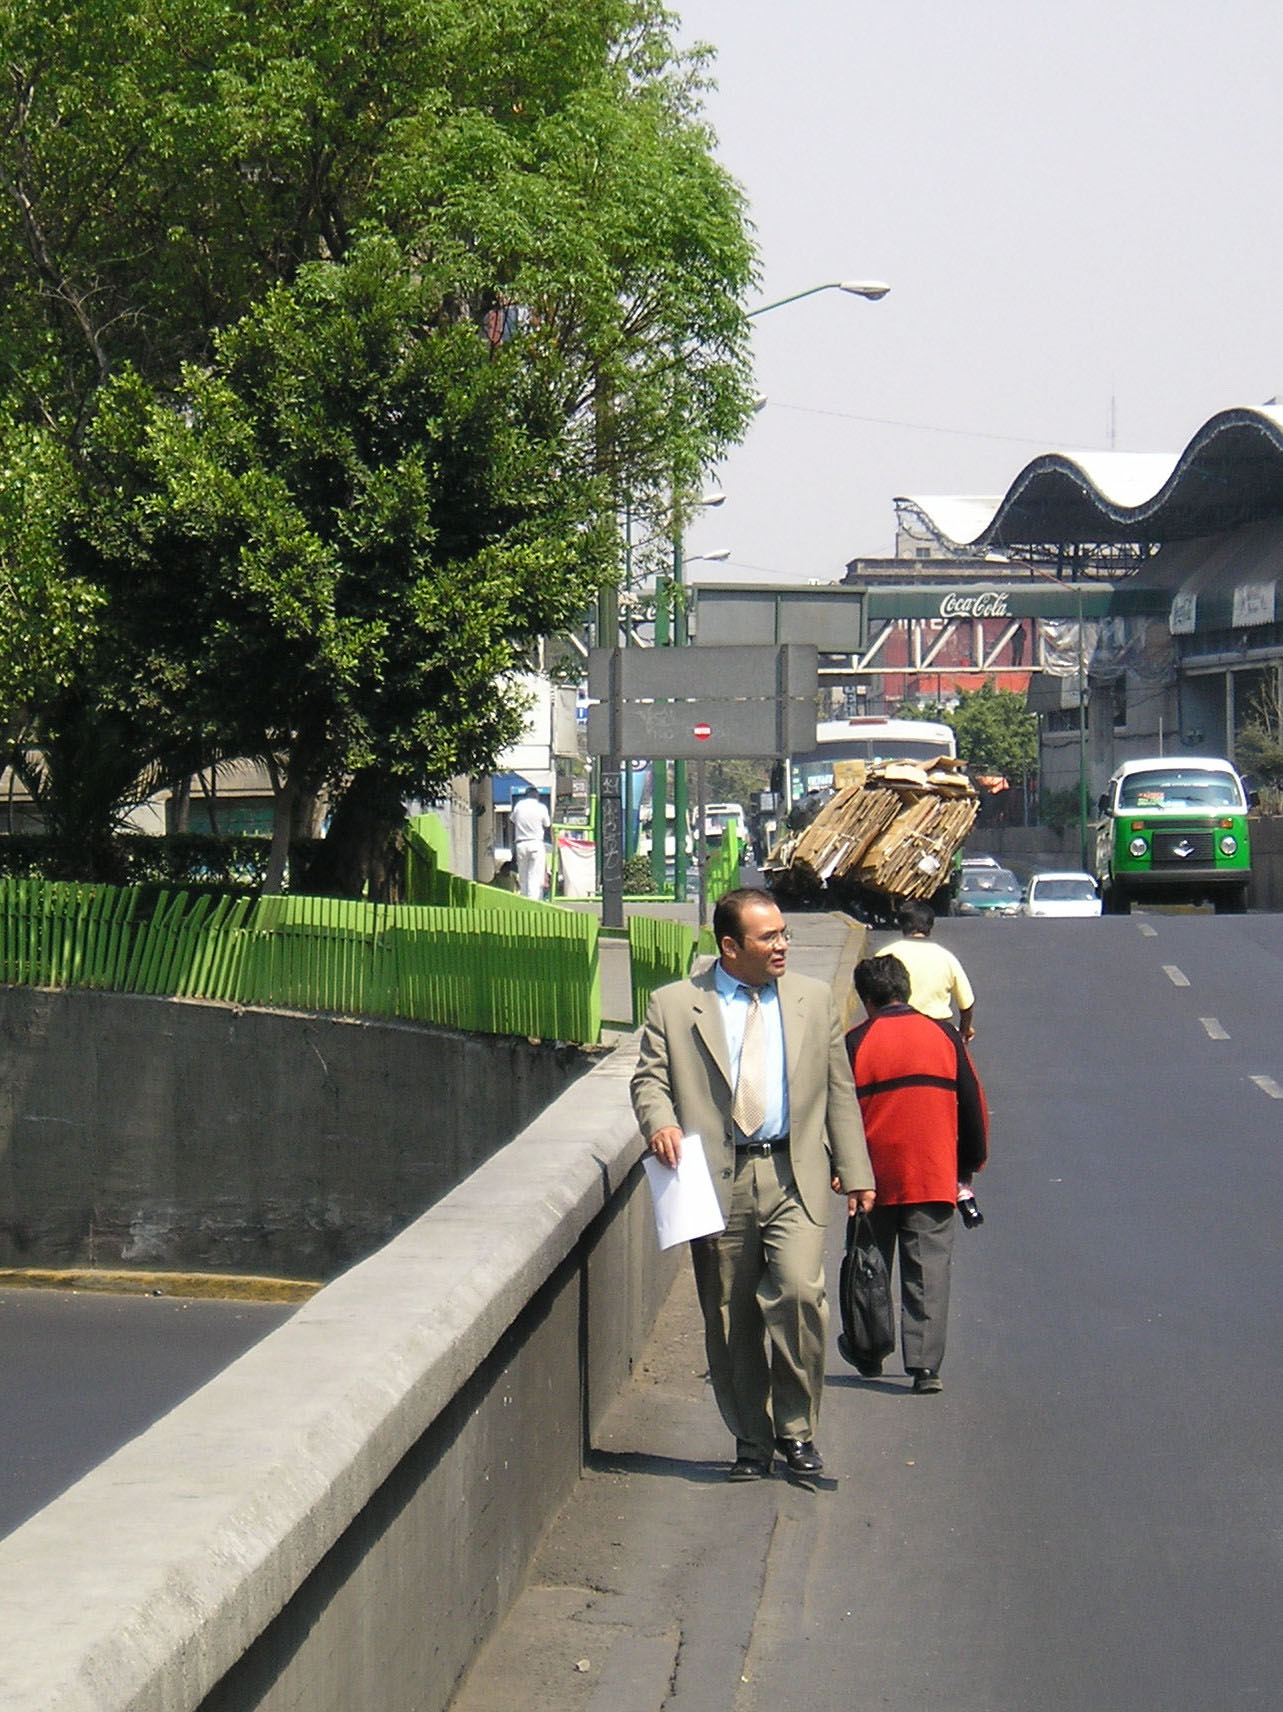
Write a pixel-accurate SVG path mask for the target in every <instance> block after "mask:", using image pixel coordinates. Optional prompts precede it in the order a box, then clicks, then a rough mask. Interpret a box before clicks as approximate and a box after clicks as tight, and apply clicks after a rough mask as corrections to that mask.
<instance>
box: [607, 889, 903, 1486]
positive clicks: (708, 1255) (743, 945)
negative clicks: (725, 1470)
mask: <svg viewBox="0 0 1283 1712" xmlns="http://www.w3.org/2000/svg"><path fill="white" fill-rule="evenodd" d="M713 937H714V939H715V940H716V942H717V947H718V952H719V957H718V961H717V962H716V963H715V964H714V965H713V967H712V968H711V969H707V970H704V971H702V972H701V973H700V974H698V975H695V976H693V977H691V978H690V979H689V980H686V981H676V982H674V983H673V984H672V985H670V986H667V987H661V988H660V989H659V990H658V991H657V992H656V993H655V994H654V995H653V996H652V998H651V1001H650V1007H649V1009H648V1011H647V1013H646V1024H645V1028H644V1030H643V1032H642V1038H641V1046H640V1050H639V1053H638V1060H637V1069H636V1071H635V1072H634V1075H633V1079H632V1096H633V1108H634V1110H635V1111H636V1113H637V1121H638V1124H639V1125H640V1126H641V1131H642V1134H643V1135H644V1136H645V1137H646V1139H647V1142H648V1143H649V1146H650V1150H651V1152H652V1153H653V1154H654V1155H655V1156H656V1157H657V1158H659V1159H662V1160H663V1161H664V1163H665V1164H666V1165H668V1166H670V1167H673V1166H676V1164H677V1162H678V1160H679V1159H680V1158H681V1152H682V1137H683V1136H684V1135H693V1134H697V1135H698V1136H699V1137H700V1138H701V1140H702V1142H703V1144H704V1150H705V1153H706V1155H707V1157H708V1164H709V1169H710V1170H711V1172H712V1176H713V1183H714V1186H715V1188H716V1190H717V1197H718V1200H719V1202H720V1204H721V1209H722V1215H723V1217H724V1218H725V1220H726V1229H725V1230H724V1231H723V1232H722V1233H721V1234H720V1235H718V1236H709V1237H701V1238H699V1239H697V1240H696V1241H695V1242H692V1244H691V1258H692V1260H693V1262H694V1267H695V1286H696V1290H697V1292H698V1295H699V1302H700V1307H701V1309H702V1311H703V1315H704V1344H705V1349H706V1351H707V1354H708V1366H709V1376H710V1378H711V1380H712V1383H713V1394H714V1396H715V1397H716V1399H717V1404H718V1408H719V1409H720V1410H721V1413H722V1419H723V1420H724V1421H725V1422H726V1425H727V1427H728V1428H729V1429H730V1431H731V1432H732V1433H733V1434H734V1435H735V1462H734V1465H733V1466H732V1468H731V1473H730V1477H731V1479H732V1480H763V1479H765V1478H766V1477H767V1476H768V1475H769V1474H770V1472H771V1465H772V1462H773V1460H774V1458H775V1455H776V1452H777V1451H778V1453H779V1454H780V1455H781V1456H782V1457H783V1458H784V1461H785V1463H786V1464H787V1465H788V1468H789V1470H790V1471H791V1472H792V1473H794V1474H814V1473H816V1472H818V1470H819V1469H821V1468H822V1467H823V1466H824V1464H823V1461H822V1459H821V1457H820V1453H819V1451H818V1450H817V1449H816V1446H815V1422H816V1416H817V1413H818V1410H819V1406H820V1395H821V1391H822V1389H823V1385H824V1358H825V1342H826V1330H827V1326H828V1309H827V1304H826V1301H825V1294H824V1228H825V1225H826V1224H827V1223H828V1217H829V1207H830V1205H831V1204H832V1203H831V1200H830V1194H831V1191H832V1190H833V1189H837V1190H838V1191H839V1192H840V1193H844V1194H846V1196H847V1202H848V1207H849V1209H850V1210H851V1211H852V1212H854V1211H855V1210H856V1208H857V1206H858V1207H859V1208H860V1209H861V1210H866V1211H867V1210H868V1209H869V1208H871V1207H872V1205H873V1199H874V1197H873V1172H872V1169H871V1167H870V1165H869V1155H868V1152H867V1150H866V1148H865V1145H864V1129H863V1126H862V1124H861V1122H860V1112H859V1107H858V1106H857V1104H856V1100H855V1089H854V1086H853V1085H852V1082H851V1073H850V1070H849V1068H848V1065H847V1059H846V1054H845V1052H844V1050H843V1046H842V1035H841V1032H840V1029H839V1025H838V1019H837V1014H836V1011H835V1009H834V1005H833V999H832V995H831V993H830V991H829V989H828V987H827V986H825V985H824V983H823V982H822V981H813V980H811V979H809V978H808V977H807V976H805V975H790V974H788V973H786V964H787V962H788V941H789V933H788V929H787V928H786V927H785V925H784V917H783V916H782V915H781V914H780V911H779V906H778V905H777V904H776V902H775V900H774V898H772V897H771V895H770V893H769V892H763V891H757V890H754V889H751V888H747V887H746V888H743V889H737V890H735V891H731V892H727V893H726V894H725V895H724V896H723V897H721V898H719V899H718V901H717V905H716V908H715V909H714V912H713Z"/></svg>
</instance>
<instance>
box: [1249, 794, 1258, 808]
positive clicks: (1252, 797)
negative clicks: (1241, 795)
mask: <svg viewBox="0 0 1283 1712" xmlns="http://www.w3.org/2000/svg"><path fill="white" fill-rule="evenodd" d="M1247 806H1248V807H1249V808H1260V806H1261V793H1260V791H1249V792H1248V793H1247Z"/></svg>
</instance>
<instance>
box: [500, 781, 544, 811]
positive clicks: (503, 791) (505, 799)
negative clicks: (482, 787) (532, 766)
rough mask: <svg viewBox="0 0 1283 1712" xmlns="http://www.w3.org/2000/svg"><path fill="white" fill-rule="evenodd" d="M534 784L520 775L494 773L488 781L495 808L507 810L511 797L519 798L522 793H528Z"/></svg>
mask: <svg viewBox="0 0 1283 1712" xmlns="http://www.w3.org/2000/svg"><path fill="white" fill-rule="evenodd" d="M534 783H535V781H534V780H533V779H527V778H525V777H524V775H522V774H521V773H495V774H494V776H493V777H492V778H491V780H490V786H491V790H492V792H493V797H494V803H495V807H496V808H507V807H508V805H509V804H510V803H511V802H512V799H513V797H519V796H520V795H521V793H522V791H528V790H529V789H530V787H531V785H533V784H534ZM536 789H538V787H537V786H536Z"/></svg>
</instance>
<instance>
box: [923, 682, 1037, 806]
mask: <svg viewBox="0 0 1283 1712" xmlns="http://www.w3.org/2000/svg"><path fill="white" fill-rule="evenodd" d="M897 711H898V713H899V717H900V718H902V719H929V720H936V721H941V722H943V723H944V724H945V725H948V726H950V727H951V728H952V730H953V734H954V736H955V737H956V738H957V741H958V754H959V755H960V756H961V757H962V759H963V760H964V761H965V762H966V763H967V765H968V766H969V767H970V768H971V770H972V771H973V772H976V773H984V774H1001V775H1003V776H1004V777H1005V778H1007V779H1008V780H1009V781H1010V782H1011V783H1012V784H1020V783H1022V782H1023V781H1025V780H1027V779H1031V778H1033V777H1034V776H1035V775H1036V774H1037V771H1038V719H1037V716H1036V715H1035V714H1032V713H1030V711H1029V709H1028V707H1027V706H1026V704H1025V698H1024V696H1022V695H1019V694H1017V692H1016V691H1015V690H1000V689H998V688H996V687H995V685H994V682H993V679H992V678H986V679H985V681H984V683H982V684H981V686H980V688H979V689H978V690H960V691H959V693H958V700H957V702H956V704H954V705H953V706H952V707H950V706H948V705H947V704H945V703H943V702H905V703H904V704H903V705H902V706H901V707H900V708H899V709H898V710H897Z"/></svg>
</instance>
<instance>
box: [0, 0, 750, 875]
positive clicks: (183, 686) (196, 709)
mask: <svg viewBox="0 0 1283 1712" xmlns="http://www.w3.org/2000/svg"><path fill="white" fill-rule="evenodd" d="M0 36H2V37H3V45H4V63H5V65H6V67H7V68H8V81H7V84H6V86H5V99H4V110H3V114H2V115H0V289H3V290H4V293H5V300H6V304H7V310H6V315H5V318H4V320H3V323H0V390H3V393H4V406H5V419H6V420H7V421H9V422H10V423H11V424H12V428H11V441H12V445H11V446H8V445H7V446H6V447H5V448H4V449H5V451H6V454H7V455H6V459H5V462H6V469H5V472H4V475H3V477H0V566H7V565H8V564H9V563H10V561H11V560H12V561H15V562H16V561H20V562H21V572H20V574H19V575H17V576H15V575H10V576H9V578H8V579H7V580H6V584H5V586H4V588H3V598H4V600H5V601H6V603H7V605H8V611H7V612H6V616H7V617H8V618H9V619H10V621H11V622H10V625H9V626H8V627H7V628H8V629H10V630H11V631H13V632H14V633H15V634H16V636H19V637H21V638H22V641H21V643H15V642H14V641H13V640H12V639H11V641H10V643H9V644H8V645H7V649H8V651H7V652H6V650H5V648H0V711H3V714H4V716H5V720H6V724H7V726H8V729H9V734H10V738H11V742H12V744H13V748H14V754H15V757H33V756H36V755H38V756H39V762H38V763H36V762H35V761H31V762H30V764H29V767H28V770H29V772H30V773H31V775H32V777H33V778H34V777H35V775H36V773H37V772H39V774H40V776H39V778H38V779H37V780H36V782H37V783H38V784H39V786H40V788H41V790H42V791H43V793H44V800H45V802H46V805H47V808H48V811H49V812H50V814H51V817H52V819H53V820H55V821H57V822H58V823H59V824H60V825H64V826H67V827H70V826H72V825H73V824H74V825H78V827H79V831H78V832H77V833H75V834H74V836H73V835H72V834H69V836H71V837H72V842H73V843H75V844H76V845H77V846H78V849H79V851H80V852H81V854H80V856H78V858H77V860H80V861H82V862H87V863H89V865H93V863H94V862H95V861H97V860H98V857H97V856H87V855H85V854H84V853H85V852H100V851H101V850H102V848H103V842H104V835H105V833H106V831H107V830H108V829H109V823H110V818H111V814H112V812H113V810H114V808H115V807H118V806H119V805H120V804H121V803H122V802H125V801H128V800H129V797H130V793H131V791H134V790H136V789H137V787H138V781H139V780H142V781H145V782H146V781H150V780H152V779H154V778H156V777H164V776H170V777H176V776H178V775H179V774H180V773H181V772H182V771H184V770H192V769H193V768H194V767H195V766H198V765H200V764H201V763H202V761H208V760H211V759H219V758H221V757H224V756H229V755H239V754H251V755H263V756H270V757H271V760H272V763H273V765H274V766H275V767H277V768H278V770H279V773H280V777H281V781H282V790H281V801H280V811H281V813H282V814H283V815H291V814H293V815H295V816H297V814H298V812H299V805H300V803H306V802H307V801H309V800H310V799H311V798H312V797H314V795H315V793H316V791H317V790H318V789H319V788H320V787H321V786H322V785H323V784H326V783H328V784H329V785H330V787H331V789H332V790H334V791H337V792H339V793H342V791H344V790H345V789H346V790H349V791H351V790H353V788H354V787H357V786H359V787H360V791H361V792H362V793H363V794H362V796H361V800H362V801H363V802H364V803H365V804H366V805H367V806H371V805H374V804H376V803H377V804H378V805H380V806H379V809H378V812H379V813H382V814H383V815H384V816H385V817H386V818H388V819H391V818H394V817H395V814H396V812H397V804H398V803H399V800H400V798H401V797H403V796H405V795H407V794H422V793H425V792H427V791H430V790H431V789H432V788H433V787H436V786H439V785H440V784H441V783H443V782H444V780H445V779H447V778H448V777H450V776H451V775H452V774H454V773H456V772H459V771H463V770H468V769H473V768H480V767H484V766H485V765H487V764H488V763H489V761H490V760H491V759H492V758H493V756H494V754H495V753H496V751H497V749H498V748H499V747H501V746H502V744H503V743H504V742H505V741H506V740H507V739H508V738H509V737H510V736H511V735H512V734H513V731H514V729H515V722H516V720H517V719H518V717H519V709H518V707H517V706H516V705H515V701H514V697H513V695H512V693H511V691H510V690H509V689H508V688H507V687H506V686H507V685H508V684H509V682H510V681H511V679H512V677H513V675H514V673H515V672H516V670H517V668H518V667H519V666H520V664H521V661H522V657H523V652H524V651H525V650H526V649H527V648H528V647H529V646H530V645H531V643H532V642H533V640H534V639H535V638H536V637H538V636H539V635H541V634H545V633H547V632H549V631H552V630H556V629H558V628H561V627H564V626H566V625H567V624H569V623H571V622H572V621H573V620H574V618H575V617H576V615H577V614H578V613H580V612H582V610H583V609H584V607H585V606H586V604H587V602H588V600H589V598H590V596H591V595H592V593H593V592H594V591H595V589H597V588H598V587H599V586H601V585H602V584H603V583H604V582H606V581H608V580H610V579H612V578H613V577H614V576H616V575H617V572H618V564H617V558H618V548H617V529H616V527H615V518H616V516H617V514H618V512H619V510H620V509H621V508H622V506H623V505H624V504H625V502H626V503H627V504H628V506H629V508H630V510H631V511H632V512H633V514H634V515H638V514H644V513H645V512H646V510H647V508H648V507H650V508H652V509H658V508H660V507H662V506H666V505H667V504H668V503H669V500H668V495H669V494H670V492H672V491H673V490H674V489H676V490H678V491H680V490H681V488H682V487H683V486H684V485H687V484H689V482H690V481H691V479H692V478H693V476H694V474H695V472H697V471H698V469H699V468H700V467H701V465H703V464H704V463H706V462H707V461H708V460H709V459H711V458H712V457H714V456H715V455H716V454H717V452H718V451H719V450H720V449H721V448H722V447H724V446H725V445H726V444H727V443H728V442H729V441H730V440H731V439H733V438H734V437H735V436H736V435H737V434H738V433H739V432H740V430H741V428H742V425H743V423H744V422H745V421H746V419H747V412H748V405H749V399H748V392H747V379H748V371H747V361H746V355H745V349H746V321H745V318H744V315H743V311H742V308H741V301H740V300H741V298H742V295H743V293H744V291H745V290H746V288H747V286H748V284H749V282H750V280H751V277H752V267H753V258H752V250H751V245H750V242H749V240H748V237H747V235H746V231H745V222H744V213H743V206H742V200H741V197H740V194H739V191H738V189H737V188H736V186H735V185H734V184H733V182H732V181H730V180H729V178H728V177H727V176H726V174H725V173H724V172H723V170H722V169H721V168H720V167H719V166H718V165H717V163H716V162H715V160H714V159H713V155H712V149H711V138H710V136H709V134H708V132H707V129H706V127H705V126H704V124H703V121H702V119H701V116H700V107H699V102H700V90H701V75H702V73H701V61H700V60H699V59H698V58H694V59H692V58H683V57H682V56H680V55H679V54H678V53H677V52H676V51H675V49H674V47H673V45H672V41H671V38H670V34H669V21H668V19H667V17H666V15H665V14H664V13H663V11H662V10H661V9H660V8H659V7H658V6H656V5H654V4H652V3H651V0H569V3H568V4H566V5H563V6H560V7H558V8H555V9H554V10H553V11H552V12H549V10H548V9H547V8H546V7H543V6H540V7H536V6H535V5H534V4H532V3H531V0H496V3H495V4H493V5H491V6H489V7H486V8H476V7H472V6H469V5H467V4H464V3H463V0H381V3H379V4H375V5H370V4H360V5H356V4H352V3H344V0H324V3H319V0H303V3H301V4H299V5H296V6H293V7H290V8H287V9H282V8H279V7H269V6H264V5H262V4H260V3H257V0H253V3H252V0H240V3H239V4H237V3H235V0H233V3H232V4H230V5H229V4H226V3H225V0H218V3H214V0H182V3H181V4H179V3H178V0H144V3H142V4H139V3H137V0H133V3H130V0H124V3H121V0H66V4H65V5H64V6H63V7H62V8H61V9H59V10H58V11H57V13H56V15H54V16H48V15H41V14H40V13H39V12H38V11H37V10H36V9H33V8H30V7H27V6H25V5H19V4H17V3H16V0H0ZM32 613H38V614H39V618H38V621H33V619H32V617H31V614H32ZM104 746H106V748H107V749H108V750H109V753H102V752H101V751H102V750H103V749H104ZM86 765H88V766H89V767H91V768H92V770H94V771H95V772H96V775H97V778H96V781H91V780H89V779H87V778H86V777H85V776H84V772H85V767H86ZM340 807H341V805H340ZM371 812H374V810H373V807H372V806H371ZM336 824H339V825H341V824H343V821H342V817H341V815H340V816H337V817H336Z"/></svg>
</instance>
